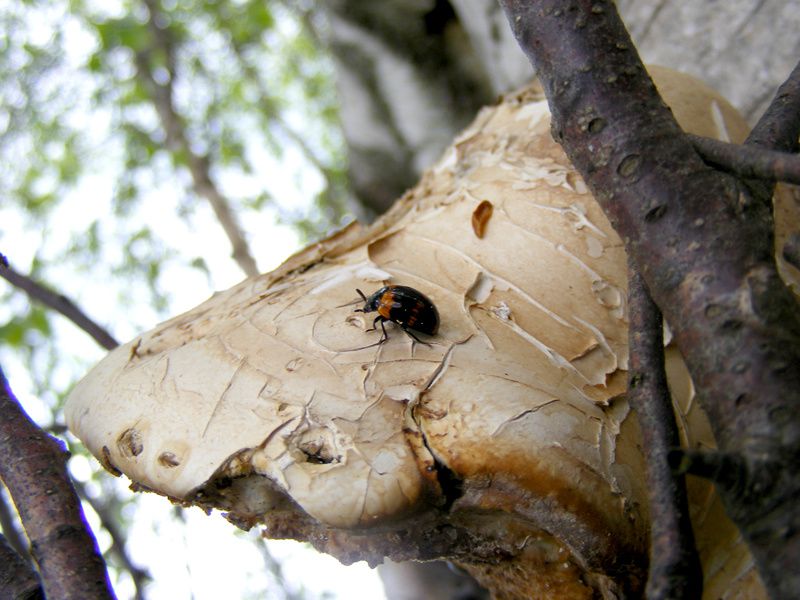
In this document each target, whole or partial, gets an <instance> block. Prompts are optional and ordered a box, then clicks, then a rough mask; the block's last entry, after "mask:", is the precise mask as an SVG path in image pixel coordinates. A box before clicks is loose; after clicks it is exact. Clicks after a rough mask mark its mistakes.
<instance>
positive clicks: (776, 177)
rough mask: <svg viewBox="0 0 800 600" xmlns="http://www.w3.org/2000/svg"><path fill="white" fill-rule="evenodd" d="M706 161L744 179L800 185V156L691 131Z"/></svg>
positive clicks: (691, 138) (694, 143) (693, 142)
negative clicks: (723, 140)
mask: <svg viewBox="0 0 800 600" xmlns="http://www.w3.org/2000/svg"><path fill="white" fill-rule="evenodd" d="M688 137H689V139H690V140H691V142H692V145H693V146H694V147H695V150H697V151H698V152H699V153H700V156H702V157H703V160H704V161H706V162H707V163H708V164H710V165H713V166H715V167H718V168H721V169H724V170H725V171H728V172H729V173H733V174H735V175H738V176H739V177H743V178H745V179H765V180H768V181H783V182H786V183H794V184H800V155H798V154H789V153H788V152H777V151H775V150H766V149H764V148H760V147H758V146H743V145H739V144H729V143H728V142H721V141H719V140H715V139H713V138H707V137H702V136H699V135H691V134H689V136H688Z"/></svg>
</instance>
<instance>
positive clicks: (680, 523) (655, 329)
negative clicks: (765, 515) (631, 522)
mask: <svg viewBox="0 0 800 600" xmlns="http://www.w3.org/2000/svg"><path fill="white" fill-rule="evenodd" d="M628 306H629V313H628V314H629V320H630V330H629V337H628V339H629V343H630V357H631V358H630V371H629V378H628V400H629V401H630V403H631V406H632V407H633V408H634V410H635V411H636V415H637V418H638V420H639V427H640V429H641V430H642V445H643V449H644V453H645V459H646V462H647V490H648V498H649V500H650V523H651V529H650V572H649V575H648V579H647V594H646V595H647V598H649V599H650V600H660V599H666V598H670V599H675V600H677V599H680V598H686V599H688V598H700V597H701V596H702V591H703V573H702V570H701V568H700V559H699V557H698V555H697V552H696V551H695V544H694V533H693V532H692V523H691V521H690V519H689V502H688V500H687V497H686V485H685V483H684V478H683V476H682V475H675V474H673V472H672V469H671V468H670V465H669V462H668V460H667V457H668V454H669V451H670V449H671V448H674V447H676V446H677V445H678V444H679V439H678V426H677V425H676V423H675V415H674V413H673V411H672V402H671V400H670V395H669V388H668V387H667V375H666V372H665V371H664V341H663V335H662V322H661V313H660V312H659V310H658V307H657V306H656V305H655V304H654V303H653V301H652V300H651V299H650V294H649V293H648V291H647V286H646V285H645V283H644V280H643V279H642V277H641V275H640V274H639V273H638V272H637V271H636V270H635V267H634V266H633V265H631V269H630V278H629V280H628Z"/></svg>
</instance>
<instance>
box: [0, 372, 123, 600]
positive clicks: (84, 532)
mask: <svg viewBox="0 0 800 600" xmlns="http://www.w3.org/2000/svg"><path fill="white" fill-rule="evenodd" d="M0 415H2V418H1V419H0V478H2V480H3V482H4V483H5V484H6V487H7V488H8V491H9V492H10V493H11V496H12V498H13V499H14V503H15V504H16V506H17V509H18V511H19V516H20V520H21V521H22V525H23V527H24V528H25V531H26V533H27V534H28V539H30V541H31V553H32V554H33V558H34V560H36V564H37V565H38V566H39V572H40V574H41V577H42V583H43V585H44V590H45V594H46V596H47V597H48V598H59V599H64V600H72V599H74V600H92V599H95V598H96V599H101V598H103V599H105V598H113V597H114V594H113V592H112V590H111V584H110V582H109V580H108V574H107V573H106V568H105V563H104V562H103V559H102V557H101V556H100V552H99V551H98V549H97V544H96V543H95V540H94V537H93V536H92V534H91V533H90V531H89V527H88V525H87V524H86V521H85V519H84V518H83V511H82V510H81V505H80V501H79V500H78V497H77V495H76V494H75V490H74V489H73V487H72V484H71V483H70V479H69V475H68V474H67V466H66V458H67V455H66V452H65V450H64V445H63V444H62V443H61V442H59V441H57V440H56V439H55V438H52V437H50V436H48V435H46V434H45V433H44V432H42V431H41V430H40V429H39V428H38V427H36V425H35V424H34V423H33V421H31V420H30V419H29V418H28V416H27V415H26V414H25V413H24V412H23V410H22V408H21V407H20V405H19V403H18V402H17V400H16V398H14V396H13V395H12V393H11V390H10V388H9V386H8V382H7V381H6V378H5V375H4V374H3V372H2V369H0Z"/></svg>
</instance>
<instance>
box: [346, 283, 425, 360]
mask: <svg viewBox="0 0 800 600" xmlns="http://www.w3.org/2000/svg"><path fill="white" fill-rule="evenodd" d="M356 292H358V295H359V296H361V298H362V299H363V300H364V307H363V308H357V309H355V312H363V313H369V312H374V311H378V316H377V317H375V320H374V321H373V322H372V329H369V330H368V331H374V330H375V329H377V324H378V323H380V324H381V330H382V331H383V335H382V336H381V339H380V341H378V344H382V343H383V342H385V341H386V340H388V339H389V335H388V334H387V333H386V327H385V326H384V323H385V322H386V321H391V322H392V323H397V325H398V326H399V327H400V329H402V330H403V331H405V332H406V333H407V334H408V335H409V336H411V337H412V338H413V339H414V340H416V341H418V342H419V343H421V344H426V345H430V344H427V343H426V342H423V341H422V340H420V339H419V338H418V337H417V336H415V335H414V334H413V333H411V331H410V330H411V329H413V330H414V331H419V332H420V333H425V334H427V335H435V334H436V332H437V331H438V329H439V311H437V310H436V307H435V306H434V305H433V302H431V301H430V300H429V299H428V297H427V296H425V295H424V294H422V293H421V292H419V291H417V290H415V289H414V288H411V287H408V286H405V285H386V286H384V287H382V288H381V289H379V290H378V291H377V292H375V293H374V294H371V295H370V296H366V295H364V292H362V291H361V290H358V289H357V290H356Z"/></svg>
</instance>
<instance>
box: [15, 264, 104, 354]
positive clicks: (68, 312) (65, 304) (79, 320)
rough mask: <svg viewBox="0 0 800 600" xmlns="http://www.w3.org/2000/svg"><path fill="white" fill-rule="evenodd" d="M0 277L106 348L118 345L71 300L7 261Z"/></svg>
mask: <svg viewBox="0 0 800 600" xmlns="http://www.w3.org/2000/svg"><path fill="white" fill-rule="evenodd" d="M0 277H2V278H3V279H5V280H6V281H8V282H9V283H10V284H11V285H13V286H15V287H17V288H19V289H21V290H22V291H24V292H25V293H26V294H28V296H29V297H30V298H31V299H32V300H36V301H37V302H41V303H42V304H44V305H45V306H48V307H50V308H52V309H53V310H55V311H56V312H59V313H61V314H62V315H63V316H65V317H66V318H67V319H69V320H70V321H72V322H73V323H74V324H75V325H77V326H78V327H80V328H81V329H82V330H83V331H85V332H86V333H88V334H89V335H90V336H92V338H93V339H94V340H95V341H96V342H97V343H98V344H100V346H102V347H103V348H105V349H106V350H113V349H114V348H116V347H117V346H119V342H117V340H115V339H114V337H113V336H112V335H111V334H110V333H109V332H108V331H107V330H106V329H105V328H104V327H103V326H101V325H99V324H97V323H96V322H95V321H93V320H92V319H91V318H89V317H88V316H87V315H86V313H84V312H83V311H82V310H81V309H80V308H78V307H77V306H76V305H75V303H74V302H73V301H72V300H70V299H69V298H67V297H66V296H64V295H63V294H59V293H57V292H54V291H53V290H51V289H50V288H48V287H46V286H44V285H42V284H41V283H38V282H36V281H34V280H33V279H31V278H30V277H28V276H27V275H23V274H22V273H19V272H17V271H15V270H14V269H13V268H12V267H11V266H10V265H9V264H8V262H5V264H0Z"/></svg>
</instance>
